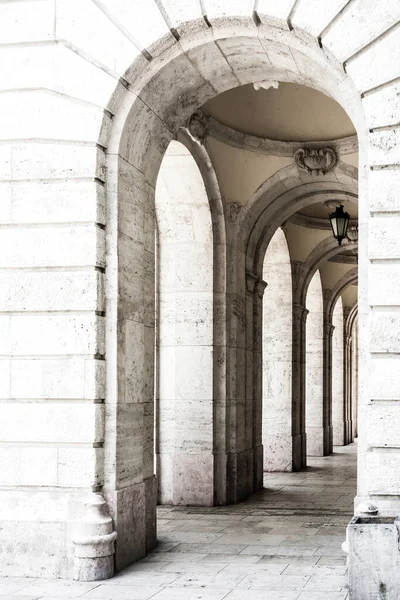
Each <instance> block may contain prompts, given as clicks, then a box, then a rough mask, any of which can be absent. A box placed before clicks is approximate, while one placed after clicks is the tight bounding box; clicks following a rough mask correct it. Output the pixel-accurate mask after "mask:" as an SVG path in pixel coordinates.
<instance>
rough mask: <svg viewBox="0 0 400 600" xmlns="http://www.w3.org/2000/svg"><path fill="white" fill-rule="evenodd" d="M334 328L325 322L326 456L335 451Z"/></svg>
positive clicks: (323, 419) (323, 422)
mask: <svg viewBox="0 0 400 600" xmlns="http://www.w3.org/2000/svg"><path fill="white" fill-rule="evenodd" d="M333 331H334V326H333V325H332V323H329V322H327V321H325V320H324V350H323V364H324V367H323V390H324V391H323V417H322V427H323V444H324V456H327V455H328V454H332V451H333V429H332V336H333Z"/></svg>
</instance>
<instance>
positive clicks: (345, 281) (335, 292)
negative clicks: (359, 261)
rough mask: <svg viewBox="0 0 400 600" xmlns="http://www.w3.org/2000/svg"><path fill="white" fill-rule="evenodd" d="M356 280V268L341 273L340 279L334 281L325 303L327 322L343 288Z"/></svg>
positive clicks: (329, 320)
mask: <svg viewBox="0 0 400 600" xmlns="http://www.w3.org/2000/svg"><path fill="white" fill-rule="evenodd" d="M357 281H358V269H351V270H350V271H347V273H345V274H344V275H343V277H342V278H341V279H339V281H338V282H337V283H336V285H335V287H334V288H333V289H332V292H331V295H330V298H329V300H328V302H327V303H326V315H327V322H328V323H331V322H332V314H333V310H334V308H335V304H336V302H337V300H338V298H339V296H340V295H341V294H342V293H343V292H344V290H345V289H346V288H347V287H348V286H349V285H353V284H354V283H356V282H357Z"/></svg>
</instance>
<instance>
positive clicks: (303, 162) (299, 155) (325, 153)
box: [294, 148, 337, 175]
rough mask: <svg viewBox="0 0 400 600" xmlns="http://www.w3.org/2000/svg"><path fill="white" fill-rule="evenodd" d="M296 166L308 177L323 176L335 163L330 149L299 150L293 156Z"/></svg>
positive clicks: (335, 159) (334, 155) (335, 157)
mask: <svg viewBox="0 0 400 600" xmlns="http://www.w3.org/2000/svg"><path fill="white" fill-rule="evenodd" d="M294 160H295V163H296V165H297V166H298V167H299V169H301V170H302V171H306V173H308V174H309V175H325V173H327V172H328V171H330V170H331V169H333V167H334V166H335V165H336V163H337V156H336V152H335V151H334V150H333V149H332V148H299V149H298V150H296V152H295V154H294Z"/></svg>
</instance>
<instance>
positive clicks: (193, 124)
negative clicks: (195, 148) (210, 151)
mask: <svg viewBox="0 0 400 600" xmlns="http://www.w3.org/2000/svg"><path fill="white" fill-rule="evenodd" d="M187 128H188V131H189V133H190V135H191V136H192V137H193V138H194V139H195V140H197V141H198V142H200V144H204V142H205V139H206V137H207V136H208V134H209V117H208V115H206V114H204V112H203V111H202V110H200V109H199V110H196V112H194V113H193V114H192V115H191V116H190V117H189V119H188V121H187Z"/></svg>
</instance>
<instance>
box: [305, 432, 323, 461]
mask: <svg viewBox="0 0 400 600" xmlns="http://www.w3.org/2000/svg"><path fill="white" fill-rule="evenodd" d="M325 437H326V433H325V431H324V428H323V427H307V454H308V456H325V454H324V449H325V443H326V442H325Z"/></svg>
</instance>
